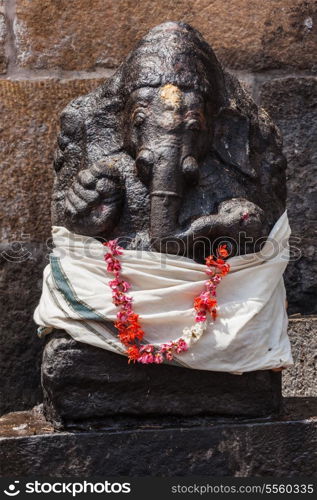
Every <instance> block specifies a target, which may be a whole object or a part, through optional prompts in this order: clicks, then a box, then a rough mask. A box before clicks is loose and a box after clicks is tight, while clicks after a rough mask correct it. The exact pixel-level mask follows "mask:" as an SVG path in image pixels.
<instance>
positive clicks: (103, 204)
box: [65, 162, 122, 234]
mask: <svg viewBox="0 0 317 500" xmlns="http://www.w3.org/2000/svg"><path fill="white" fill-rule="evenodd" d="M121 202H122V189H121V184H120V179H119V174H118V172H117V171H116V170H115V168H114V167H113V166H110V167H109V166H108V165H107V164H105V163H104V162H99V163H96V164H94V165H93V166H92V167H90V168H89V169H84V170H81V171H80V172H79V173H78V175H77V177H76V178H75V180H74V182H73V184H72V185H71V187H70V188H69V189H68V191H67V192H66V196H65V215H66V216H67V218H68V219H69V221H70V225H71V227H72V229H74V230H76V231H80V232H81V233H82V234H85V233H87V230H89V233H91V231H92V230H93V232H96V233H98V232H101V231H104V230H111V229H112V227H113V226H114V222H115V221H116V220H117V218H118V214H119V212H120V207H121ZM86 229H87V230H86Z"/></svg>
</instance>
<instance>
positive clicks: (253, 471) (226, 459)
mask: <svg viewBox="0 0 317 500" xmlns="http://www.w3.org/2000/svg"><path fill="white" fill-rule="evenodd" d="M294 399H297V400H300V401H297V402H296V401H294V400H293V401H292V406H291V413H292V414H291V415H290V414H288V413H287V412H284V414H283V416H282V417H281V418H274V419H264V420H261V419H243V418H234V419H233V418H221V419H220V418H214V417H186V418H179V417H160V418H144V419H140V418H139V417H137V418H136V417H116V418H112V419H110V418H108V419H105V420H104V423H103V426H102V427H101V428H100V429H99V431H97V430H96V429H95V430H93V431H90V432H87V431H85V432H56V431H55V432H54V431H53V430H52V428H50V427H49V426H48V425H47V423H45V421H43V420H42V419H41V418H40V417H39V416H38V415H35V417H33V418H32V416H28V415H25V414H21V415H19V416H15V415H14V414H11V415H8V416H7V417H3V419H4V420H5V421H4V422H3V423H4V425H3V427H4V429H5V432H4V434H2V435H3V437H1V430H0V456H1V459H0V467H1V475H2V476H4V477H27V476H28V477H29V476H31V477H35V478H39V477H68V478H69V477H79V478H82V479H83V478H92V477H97V476H106V477H111V476H126V477H131V478H134V477H145V476H151V477H153V476H163V477H164V476H165V477H171V476H172V477H174V476H183V477H188V476H191V477H192V476H207V477H222V476H230V477H246V476H248V477H256V476H258V477H271V478H272V477H274V478H278V477H281V478H283V477H284V478H285V477H287V478H291V477H293V478H298V477H312V476H316V467H315V462H314V460H313V458H312V457H313V456H314V453H315V449H316V419H315V418H313V417H312V415H315V414H316V408H313V407H312V404H313V401H312V399H313V398H311V401H308V398H294ZM304 399H306V403H307V404H305V405H304V408H303V401H301V400H304ZM298 403H299V404H300V405H301V406H302V408H299V407H298V406H299V405H298ZM39 418H40V421H39ZM34 419H35V422H34ZM10 422H11V425H10ZM12 422H14V425H12ZM17 422H19V425H18V426H17V425H16V423H17ZM23 422H24V425H21V424H23ZM1 423H2V422H1ZM10 427H11V429H10Z"/></svg>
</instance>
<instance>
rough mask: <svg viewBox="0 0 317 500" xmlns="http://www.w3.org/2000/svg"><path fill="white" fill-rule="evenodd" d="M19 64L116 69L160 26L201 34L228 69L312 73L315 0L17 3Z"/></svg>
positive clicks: (51, 0)
mask: <svg viewBox="0 0 317 500" xmlns="http://www.w3.org/2000/svg"><path fill="white" fill-rule="evenodd" d="M16 13H17V19H16V23H15V35H16V45H17V61H18V64H19V65H20V66H22V67H27V68H33V69H48V68H62V69H64V70H91V69H93V68H95V67H96V66H103V67H115V66H117V65H118V64H119V62H121V61H122V59H123V58H124V57H125V56H126V55H127V54H128V52H129V51H130V50H131V49H132V47H133V46H134V44H135V43H136V41H137V40H138V39H139V38H140V37H141V36H143V35H144V34H145V33H146V31H147V30H148V29H149V28H151V27H153V26H155V25H156V24H159V23H161V22H164V21H169V20H173V21H185V22H187V23H189V24H192V25H193V26H194V27H195V28H197V29H199V30H200V31H201V32H202V34H203V35H204V37H205V38H206V40H207V41H208V42H209V43H210V44H211V45H212V47H213V48H214V50H215V52H216V55H217V57H218V58H219V59H220V60H221V62H222V63H223V64H224V65H225V66H227V67H229V68H232V69H249V70H256V71H258V70H263V69H273V68H296V69H310V70H314V71H316V69H317V66H316V60H315V53H316V47H317V37H316V33H317V31H316V30H317V23H316V21H317V17H316V16H317V6H316V2H315V0H306V1H304V0H283V1H281V0H270V1H269V2H263V1H261V0H254V1H253V2H250V1H249V0H232V1H231V2H223V0H214V1H213V2H210V0H198V1H194V0H189V1H188V0H177V1H171V0H161V1H160V2H157V0H146V1H135V0H95V1H94V5H93V8H92V7H91V4H90V3H89V2H86V1H84V0H72V1H71V2H70V1H69V0H61V1H59V2H56V1H55V0H32V1H31V2H30V1H29V0H17V1H16Z"/></svg>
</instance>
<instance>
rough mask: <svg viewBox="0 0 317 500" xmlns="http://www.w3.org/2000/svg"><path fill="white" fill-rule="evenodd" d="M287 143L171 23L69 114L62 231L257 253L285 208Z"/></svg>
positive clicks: (60, 179) (165, 247)
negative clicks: (229, 245)
mask: <svg viewBox="0 0 317 500" xmlns="http://www.w3.org/2000/svg"><path fill="white" fill-rule="evenodd" d="M281 147H282V144H281V139H280V136H279V133H278V131H277V129H276V127H275V126H274V124H273V123H272V122H271V120H270V118H269V117H268V115H267V114H266V113H265V112H264V111H263V110H262V109H260V108H258V107H257V106H256V104H255V103H254V101H253V100H252V99H251V97H250V96H249V95H248V94H247V93H246V92H245V91H244V90H243V89H242V88H241V86H240V84H239V82H238V81H237V79H236V78H235V77H234V76H232V75H230V74H228V73H227V72H225V71H223V70H222V68H221V66H220V64H219V62H218V61H217V59H216V57H215V55H214V53H213V51H212V49H211V48H210V46H209V45H208V44H207V43H206V42H205V41H204V40H203V38H202V36H201V35H200V34H199V33H198V31H196V30H195V29H193V28H192V27H190V26H189V25H187V24H184V23H176V22H167V23H164V24H162V25H159V26H157V27H155V28H154V29H152V30H150V31H149V33H148V34H147V35H146V36H145V37H144V38H142V39H141V41H140V42H139V43H138V45H137V46H136V48H135V49H134V50H133V51H132V52H131V53H130V54H129V56H128V57H127V58H126V60H125V61H124V62H123V63H122V64H121V66H120V67H119V69H118V70H117V71H116V73H115V74H114V75H113V76H112V77H111V78H109V79H108V80H107V81H106V82H105V83H104V84H103V85H102V86H100V87H99V88H98V89H96V90H95V91H93V92H91V93H90V94H88V95H86V96H83V97H79V98H77V99H75V100H74V101H72V102H71V103H70V104H69V105H68V106H67V107H66V108H65V110H64V111H63V113H62V116H61V133H60V135H59V138H58V149H57V152H56V158H55V163H54V166H55V170H56V178H55V184H54V191H53V202H52V213H53V224H54V225H62V226H66V227H67V228H68V229H69V230H71V231H73V232H76V233H79V234H84V235H89V236H95V237H102V238H106V239H113V238H117V237H124V241H121V240H120V244H121V245H122V246H125V247H126V248H140V247H142V248H145V249H152V250H156V251H160V252H168V253H181V254H183V255H186V256H188V257H192V258H194V259H196V260H197V261H199V262H203V259H204V257H205V256H206V252H207V250H206V241H207V242H209V243H210V244H212V242H213V241H215V240H216V239H219V237H226V238H229V239H230V241H233V242H236V244H234V243H233V247H234V248H233V251H234V252H236V253H238V254H243V253H246V252H252V251H254V250H255V249H257V248H258V242H259V241H261V238H262V237H265V236H267V235H268V234H269V231H270V229H271V228H272V226H273V225H274V223H275V222H276V220H277V219H278V218H279V217H280V215H281V214H282V213H283V211H284V210H285V196H286V190H285V167H286V161H285V158H284V156H283V154H282V150H281ZM239 232H240V233H241V232H243V234H245V236H246V237H248V238H249V239H248V240H247V241H248V242H249V243H248V244H246V243H245V242H244V244H243V242H242V241H241V240H240V241H238V235H239ZM250 238H251V239H250ZM259 239H260V240H259ZM196 241H198V242H199V241H201V242H203V243H204V244H203V245H201V246H200V245H199V244H198V245H195V242H196ZM262 241H263V240H262ZM250 242H251V243H250ZM208 252H209V253H210V248H208Z"/></svg>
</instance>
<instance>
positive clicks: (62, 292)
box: [34, 212, 293, 373]
mask: <svg viewBox="0 0 317 500" xmlns="http://www.w3.org/2000/svg"><path fill="white" fill-rule="evenodd" d="M52 234H53V241H54V245H55V248H54V251H53V253H52V254H51V257H50V264H49V265H48V266H47V267H46V268H45V270H44V280H43V291H42V296H41V299H40V303H39V305H38V307H37V308H36V310H35V313H34V320H35V322H36V323H37V324H38V325H40V328H39V332H40V334H41V333H42V334H46V333H49V332H51V331H52V329H54V328H56V329H63V330H65V331H66V332H67V333H68V334H69V335H71V336H72V337H73V338H74V339H75V340H77V341H79V342H84V343H87V344H91V345H94V346H97V347H101V348H103V349H108V350H110V351H114V352H117V353H120V354H124V352H125V347H124V346H123V345H122V344H121V342H120V341H119V340H118V338H117V336H116V330H115V328H114V327H113V326H112V325H111V324H110V323H109V321H110V322H114V321H115V320H116V314H117V312H118V310H117V308H116V306H115V305H114V304H113V303H112V296H111V289H110V287H109V285H108V283H109V281H110V280H111V279H113V276H112V275H111V274H110V273H108V272H107V271H106V264H105V262H104V259H103V256H104V254H105V250H106V249H105V247H104V246H103V245H102V243H101V242H99V241H98V240H96V239H94V238H90V237H87V236H81V235H78V234H73V233H71V232H70V231H68V230H67V229H65V228H64V227H57V226H54V227H53V232H52ZM289 235H290V227H289V223H288V218H287V213H286V212H285V213H284V214H283V215H282V216H281V217H280V219H279V220H278V221H277V222H276V224H275V226H274V227H273V229H272V231H271V233H270V235H269V238H268V240H267V241H266V243H265V245H264V246H263V248H262V250H261V252H259V253H254V254H247V255H243V256H237V257H232V258H229V259H228V260H227V262H228V263H229V264H230V272H229V274H228V275H227V276H226V277H225V278H224V279H223V280H222V282H221V283H220V284H219V286H218V288H217V299H218V306H219V311H218V317H217V318H216V320H215V321H213V320H211V319H210V321H208V327H207V330H206V331H205V332H204V334H203V335H202V337H201V338H200V339H199V341H198V342H196V343H195V344H193V345H192V346H191V347H190V349H189V350H188V351H186V352H182V353H180V354H178V355H177V357H175V358H174V359H175V362H176V364H179V365H181V366H185V367H187V368H193V369H199V370H210V371H222V372H231V373H243V372H249V371H253V370H266V369H274V368H279V367H287V366H290V365H291V364H292V362H293V361H292V355H291V349H290V342H289V339H288V336H287V324H288V320H287V314H286V310H285V300H286V296H285V288H284V281H283V272H284V270H285V268H286V266H287V263H288V258H289V248H288V240H289ZM119 259H120V261H121V265H122V277H123V278H125V279H126V280H127V281H129V282H130V283H131V284H132V288H131V290H130V291H129V295H130V296H132V297H133V307H134V311H135V312H136V313H137V314H139V317H140V322H141V325H142V328H143V330H144V332H145V338H144V340H145V341H146V342H148V343H151V344H152V343H156V344H157V343H164V342H169V341H172V340H174V339H177V338H179V337H180V336H181V335H182V332H183V329H184V328H185V327H191V326H192V325H193V324H194V309H193V300H194V298H195V297H196V296H197V295H199V293H200V292H201V291H202V289H203V286H204V283H205V281H206V279H208V278H207V276H206V266H204V265H201V264H197V263H196V262H194V261H193V260H191V259H189V258H186V257H178V256H174V255H166V254H161V253H157V252H148V251H141V250H124V252H123V255H120V256H119ZM111 326H112V328H111Z"/></svg>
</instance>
